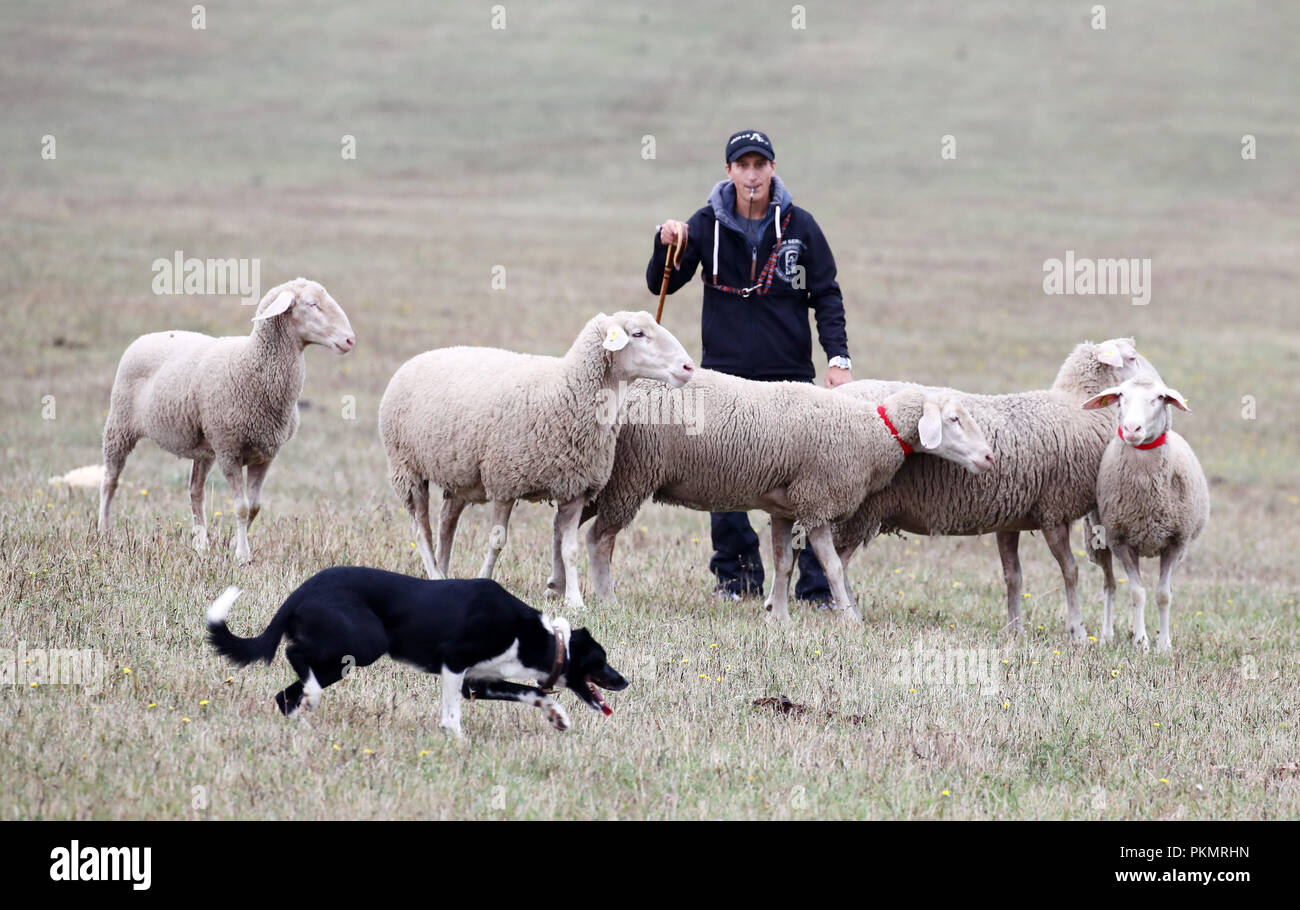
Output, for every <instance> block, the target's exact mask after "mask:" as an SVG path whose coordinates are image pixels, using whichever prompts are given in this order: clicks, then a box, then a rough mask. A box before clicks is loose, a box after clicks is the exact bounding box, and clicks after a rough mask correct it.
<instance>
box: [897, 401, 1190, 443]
mask: <svg viewBox="0 0 1300 910" xmlns="http://www.w3.org/2000/svg"><path fill="white" fill-rule="evenodd" d="M876 413H877V414H879V415H880V419H881V420H883V421H884V422H885V426H887V427H889V432H891V433H893V434H894V438H895V439H897V440H898V444H899V445H900V446H902V447H903V454H904V455H911V454H912V447H911V446H910V445H908V444H907V443H906V442H904V441H903V437H902V436H899V435H898V431H897V430H895V429H894V425H893V424H892V423H890V422H889V417H888V416H887V415H886V414H885V406H884V405H883V404H881V405H876ZM1161 439H1164V437H1163V436H1162V437H1161Z"/></svg>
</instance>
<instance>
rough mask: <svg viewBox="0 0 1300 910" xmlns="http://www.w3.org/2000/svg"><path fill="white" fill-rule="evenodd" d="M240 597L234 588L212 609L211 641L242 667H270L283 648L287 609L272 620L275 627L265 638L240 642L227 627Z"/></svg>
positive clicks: (267, 631) (209, 620)
mask: <svg viewBox="0 0 1300 910" xmlns="http://www.w3.org/2000/svg"><path fill="white" fill-rule="evenodd" d="M239 595H240V590H239V589H238V588H236V587H235V586H234V585H231V586H230V587H229V588H226V590H225V591H223V592H222V593H221V596H220V597H218V598H217V599H216V600H214V601H213V602H212V606H210V607H208V641H209V642H211V643H212V647H214V648H216V649H217V653H218V654H221V655H223V656H225V657H229V658H230V659H231V660H233V661H234V662H235V663H237V664H239V665H240V666H241V667H242V666H244V665H245V664H251V663H252V662H253V661H255V660H264V661H266V662H267V663H270V662H271V658H273V657H275V649H276V648H278V647H279V646H280V639H281V638H283V637H284V627H285V624H286V623H288V621H289V610H288V609H286V607H287V605H286V606H283V607H281V608H280V609H279V610H278V611H277V612H276V614H275V616H274V617H272V618H271V624H270V625H269V626H267V627H266V631H265V632H263V633H262V634H261V635H259V636H257V637H256V638H240V637H239V636H237V635H235V634H233V633H232V632H231V631H230V629H228V628H227V627H226V614H228V613H229V612H230V607H231V606H232V605H233V604H234V602H235V599H236V598H238V597H239Z"/></svg>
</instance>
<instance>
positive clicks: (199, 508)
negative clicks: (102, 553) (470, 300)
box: [99, 278, 356, 563]
mask: <svg viewBox="0 0 1300 910" xmlns="http://www.w3.org/2000/svg"><path fill="white" fill-rule="evenodd" d="M309 344H320V345H325V346H328V347H329V348H330V349H331V350H333V351H335V352H336V353H338V354H346V353H348V352H349V351H351V350H352V349H353V347H355V345H356V340H355V338H354V337H353V334H352V326H351V324H350V323H349V322H348V317H347V314H345V313H344V312H343V309H342V307H340V306H339V305H338V303H337V302H336V301H335V300H334V298H333V297H331V296H330V295H329V292H328V291H326V290H325V288H323V287H321V286H320V285H319V284H317V283H316V282H315V281H309V280H308V279H306V278H296V279H294V280H293V281H288V282H285V283H284V284H282V285H279V286H278V287H275V288H272V289H271V290H270V291H268V292H267V293H266V296H264V297H263V298H262V300H261V302H260V303H259V304H258V305H257V311H256V313H255V314H254V316H253V330H252V332H251V333H250V334H248V335H246V336H234V337H226V338H213V337H212V336H210V335H202V334H200V333H198V332H182V331H171V332H154V333H152V334H149V335H141V336H140V337H139V338H137V339H136V340H135V341H133V342H131V344H130V346H129V347H127V349H126V351H125V352H124V353H123V354H122V359H121V361H120V362H119V363H118V366H117V375H116V377H115V378H114V380H113V392H112V400H111V403H110V405H109V411H108V420H107V422H106V423H105V425H104V482H103V485H102V486H101V488H100V498H99V530H100V532H101V533H107V532H108V531H109V522H108V509H109V505H110V504H111V503H112V501H113V493H114V491H115V490H116V489H117V481H118V475H119V474H121V472H122V466H123V465H124V464H125V463H126V458H127V456H128V455H129V454H130V453H131V450H132V449H133V448H135V444H136V443H137V442H138V441H139V440H140V439H142V438H148V439H152V440H153V441H154V442H156V443H157V444H158V445H159V447H161V448H162V449H163V450H165V451H167V452H170V453H172V454H173V455H176V456H178V457H180V458H191V459H193V460H194V466H193V468H192V470H191V471H190V506H191V508H192V510H193V512H194V525H193V532H194V546H195V548H196V549H198V550H199V551H203V550H205V549H207V544H208V526H207V519H206V517H205V514H204V508H203V485H204V481H205V480H206V479H207V476H208V470H209V469H210V468H211V467H212V464H213V462H214V461H215V462H216V464H217V467H218V468H220V469H221V473H222V474H224V475H225V477H226V480H227V482H229V484H230V489H231V492H232V494H233V495H234V498H235V514H236V516H237V518H238V519H239V526H238V531H237V532H236V536H235V556H236V558H237V559H238V560H239V561H240V562H243V563H247V562H249V561H251V560H252V552H251V550H250V549H249V546H248V527H249V525H251V524H252V522H253V519H254V518H256V517H257V513H258V512H259V511H260V509H261V498H262V482H263V481H264V480H265V479H266V473H267V471H268V470H269V469H270V467H271V460H272V459H273V458H275V455H276V453H277V452H278V451H279V450H280V447H281V446H283V445H284V444H285V443H286V442H288V441H289V439H290V438H292V436H293V434H294V432H295V431H296V430H297V429H298V395H299V394H300V393H301V392H302V383H303V378H304V376H305V375H306V362H305V358H304V356H303V351H304V349H305V348H306V347H307V345H309ZM245 467H247V468H248V483H247V485H245V483H244V468H245Z"/></svg>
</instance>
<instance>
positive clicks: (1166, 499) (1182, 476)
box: [1083, 374, 1210, 651]
mask: <svg viewBox="0 0 1300 910" xmlns="http://www.w3.org/2000/svg"><path fill="white" fill-rule="evenodd" d="M1112 404H1118V405H1119V429H1118V430H1117V432H1116V434H1115V437H1114V438H1113V439H1111V441H1110V444H1109V445H1107V446H1106V452H1105V454H1104V455H1103V456H1102V459H1101V469H1100V470H1099V471H1098V472H1097V513H1098V516H1099V517H1100V519H1101V526H1102V527H1103V528H1105V530H1106V536H1105V541H1104V542H1105V545H1106V547H1107V548H1109V549H1110V550H1113V551H1114V552H1115V554H1116V555H1117V556H1119V559H1120V562H1121V563H1123V564H1124V568H1125V570H1126V571H1127V572H1128V577H1129V587H1130V589H1131V590H1132V594H1133V645H1134V646H1135V647H1137V648H1140V649H1141V650H1142V651H1146V650H1148V648H1149V645H1148V644H1147V629H1146V618H1145V609H1146V588H1144V587H1143V585H1142V574H1141V570H1140V568H1139V565H1138V557H1140V556H1148V557H1150V556H1159V557H1160V582H1159V584H1158V585H1157V586H1156V606H1157V607H1158V608H1159V610H1160V631H1159V633H1158V634H1157V635H1156V650H1157V651H1168V650H1170V648H1171V647H1172V646H1173V642H1172V641H1171V639H1170V635H1169V606H1170V601H1171V594H1170V589H1169V583H1170V578H1171V577H1172V576H1173V574H1174V569H1175V568H1177V566H1178V563H1179V561H1180V560H1181V559H1182V558H1183V557H1184V556H1185V555H1186V554H1187V549H1188V547H1189V546H1190V545H1191V543H1192V541H1194V540H1195V539H1196V538H1197V537H1198V536H1199V535H1200V533H1201V531H1202V530H1204V528H1205V525H1206V522H1208V521H1209V518H1210V487H1209V484H1208V483H1206V480H1205V472H1204V471H1203V470H1201V463H1200V462H1199V461H1197V460H1196V453H1195V452H1193V451H1192V447H1191V446H1189V445H1188V444H1187V440H1185V439H1183V437H1182V436H1180V435H1179V434H1178V433H1175V432H1174V431H1173V430H1172V429H1171V428H1170V421H1169V408H1170V406H1171V405H1172V406H1173V407H1176V408H1178V409H1179V410H1182V411H1186V410H1188V407H1187V402H1186V401H1184V400H1183V396H1182V395H1180V394H1179V393H1178V391H1177V390H1176V389H1171V388H1169V387H1168V386H1166V385H1165V384H1164V383H1163V382H1161V381H1160V378H1159V377H1158V376H1152V375H1149V374H1143V375H1141V376H1138V377H1136V378H1134V379H1129V380H1127V381H1125V382H1123V383H1121V384H1120V385H1118V386H1116V387H1114V388H1110V389H1106V390H1105V391H1103V392H1101V393H1100V394H1098V395H1095V396H1094V397H1092V398H1090V399H1088V400H1087V401H1085V402H1084V403H1083V407H1084V409H1086V410H1094V409H1097V408H1105V407H1108V406H1110V405H1112ZM1114 637H1115V627H1114V608H1113V601H1111V600H1108V601H1107V604H1106V616H1105V620H1104V622H1103V625H1102V630H1101V640H1102V641H1110V640H1112V639H1113V638H1114Z"/></svg>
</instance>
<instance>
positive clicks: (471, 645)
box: [208, 566, 628, 736]
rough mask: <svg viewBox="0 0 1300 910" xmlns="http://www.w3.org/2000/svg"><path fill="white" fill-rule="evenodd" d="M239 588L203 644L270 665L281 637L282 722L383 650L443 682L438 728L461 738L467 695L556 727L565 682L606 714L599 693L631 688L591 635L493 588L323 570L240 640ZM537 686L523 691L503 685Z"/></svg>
mask: <svg viewBox="0 0 1300 910" xmlns="http://www.w3.org/2000/svg"><path fill="white" fill-rule="evenodd" d="M239 594H240V591H239V589H238V588H235V587H230V588H227V589H226V590H225V592H224V593H223V594H222V595H221V596H220V597H218V598H217V599H216V601H214V602H213V604H212V606H211V607H209V608H208V639H209V640H210V641H211V643H212V646H213V647H214V648H216V649H217V651H218V653H220V654H223V655H225V656H226V657H228V658H230V659H231V660H233V661H235V662H236V663H238V664H240V665H241V666H242V665H245V664H250V663H252V662H253V661H255V660H259V659H260V660H264V661H266V662H267V663H270V662H271V659H272V658H273V657H275V652H276V649H277V648H278V647H279V644H280V639H281V638H284V637H288V639H289V640H290V644H289V645H288V647H286V648H285V652H284V656H285V657H286V658H288V660H289V663H290V664H291V665H292V666H293V669H294V671H295V672H296V673H297V674H298V681H297V682H295V683H293V684H291V685H290V686H288V687H287V688H285V689H284V690H283V691H281V692H278V693H277V694H276V696H275V703H276V704H277V705H279V706H280V710H281V711H283V712H284V713H285V714H287V715H292V714H294V713H295V712H296V711H298V709H299V708H300V707H303V706H304V705H305V707H306V708H308V709H311V708H315V707H316V705H317V704H318V703H319V702H320V697H321V691H322V690H324V689H325V687H326V686H329V685H332V684H333V683H336V682H338V681H339V680H340V679H342V678H343V676H344V675H345V674H346V673H347V672H348V671H349V670H350V669H352V668H353V667H364V666H366V665H367V664H372V663H374V662H375V661H376V660H378V659H379V658H381V657H383V656H384V655H385V654H388V655H390V656H391V657H392V658H393V659H394V660H400V661H403V662H404V663H409V664H414V665H415V666H417V667H419V668H420V669H421V670H424V671H425V672H426V673H438V674H441V676H442V726H443V727H444V728H446V729H448V730H450V731H452V732H453V733H455V734H456V735H457V736H461V735H462V734H461V729H460V701H461V698H462V697H464V698H471V699H473V698H487V699H506V700H510V701H519V702H523V703H524V704H528V705H533V706H535V707H538V708H541V709H542V710H543V711H545V712H546V716H547V719H548V720H550V722H551V723H552V724H553V725H554V726H555V727H557V728H559V729H561V730H567V729H568V727H569V717H568V715H567V714H565V713H564V709H563V708H562V707H560V705H559V704H558V703H556V701H555V700H554V699H552V698H551V696H550V692H551V690H552V689H553V688H556V687H559V686H564V687H567V688H568V689H570V690H572V691H573V692H574V693H576V694H577V696H578V697H579V698H581V699H582V700H583V701H584V702H586V704H587V705H588V706H589V707H591V708H592V709H593V710H596V711H603V712H604V713H606V714H609V713H611V709H610V707H609V705H608V704H606V702H605V699H604V698H602V697H601V696H600V694H599V692H598V691H597V689H596V687H597V686H600V687H601V688H603V689H608V690H610V691H611V692H618V691H620V690H622V689H625V688H627V685H628V682H627V680H626V679H624V678H623V677H622V676H620V675H619V674H618V673H617V672H616V671H615V670H614V669H613V668H612V667H610V666H609V664H607V663H606V662H605V649H604V648H602V647H601V646H600V645H599V644H598V643H597V642H596V640H595V639H594V638H592V637H591V635H590V633H588V632H587V630H586V629H578V630H577V631H576V632H574V631H572V630H571V629H570V626H569V622H568V620H565V619H560V618H556V619H554V620H552V619H550V618H549V617H547V616H545V615H543V614H542V613H540V612H539V611H537V610H534V609H533V608H532V607H530V606H528V604H526V603H524V602H523V601H522V600H520V599H519V598H517V597H515V596H514V595H512V594H511V593H510V592H509V591H507V590H506V589H505V588H503V587H501V585H499V584H497V583H496V582H495V581H492V580H491V579H486V578H476V579H470V580H465V581H460V580H443V581H430V580H426V579H423V578H412V577H411V576H409V575H399V574H397V573H395V572H385V571H383V570H382V569H368V568H364V567H361V566H336V567H334V568H332V569H325V570H324V571H322V572H318V573H316V574H315V575H313V576H312V577H311V578H309V579H307V580H306V581H305V582H303V583H302V584H301V585H300V586H299V587H298V589H297V590H295V591H294V592H293V593H292V594H290V595H289V596H288V597H287V598H286V599H285V601H284V603H283V604H282V605H281V606H280V609H279V610H277V611H276V614H275V616H274V617H272V619H271V624H270V625H269V626H267V627H266V631H265V632H263V633H262V634H261V635H259V636H257V637H256V638H238V637H237V636H235V635H233V634H232V633H231V631H230V630H229V629H228V628H227V627H226V615H227V614H228V613H229V612H230V607H231V605H232V604H233V603H234V602H235V598H237V597H239ZM511 678H513V679H532V680H534V681H537V682H539V683H541V686H540V688H539V687H536V686H525V685H521V684H519V683H512V682H507V681H506V680H507V679H511Z"/></svg>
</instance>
